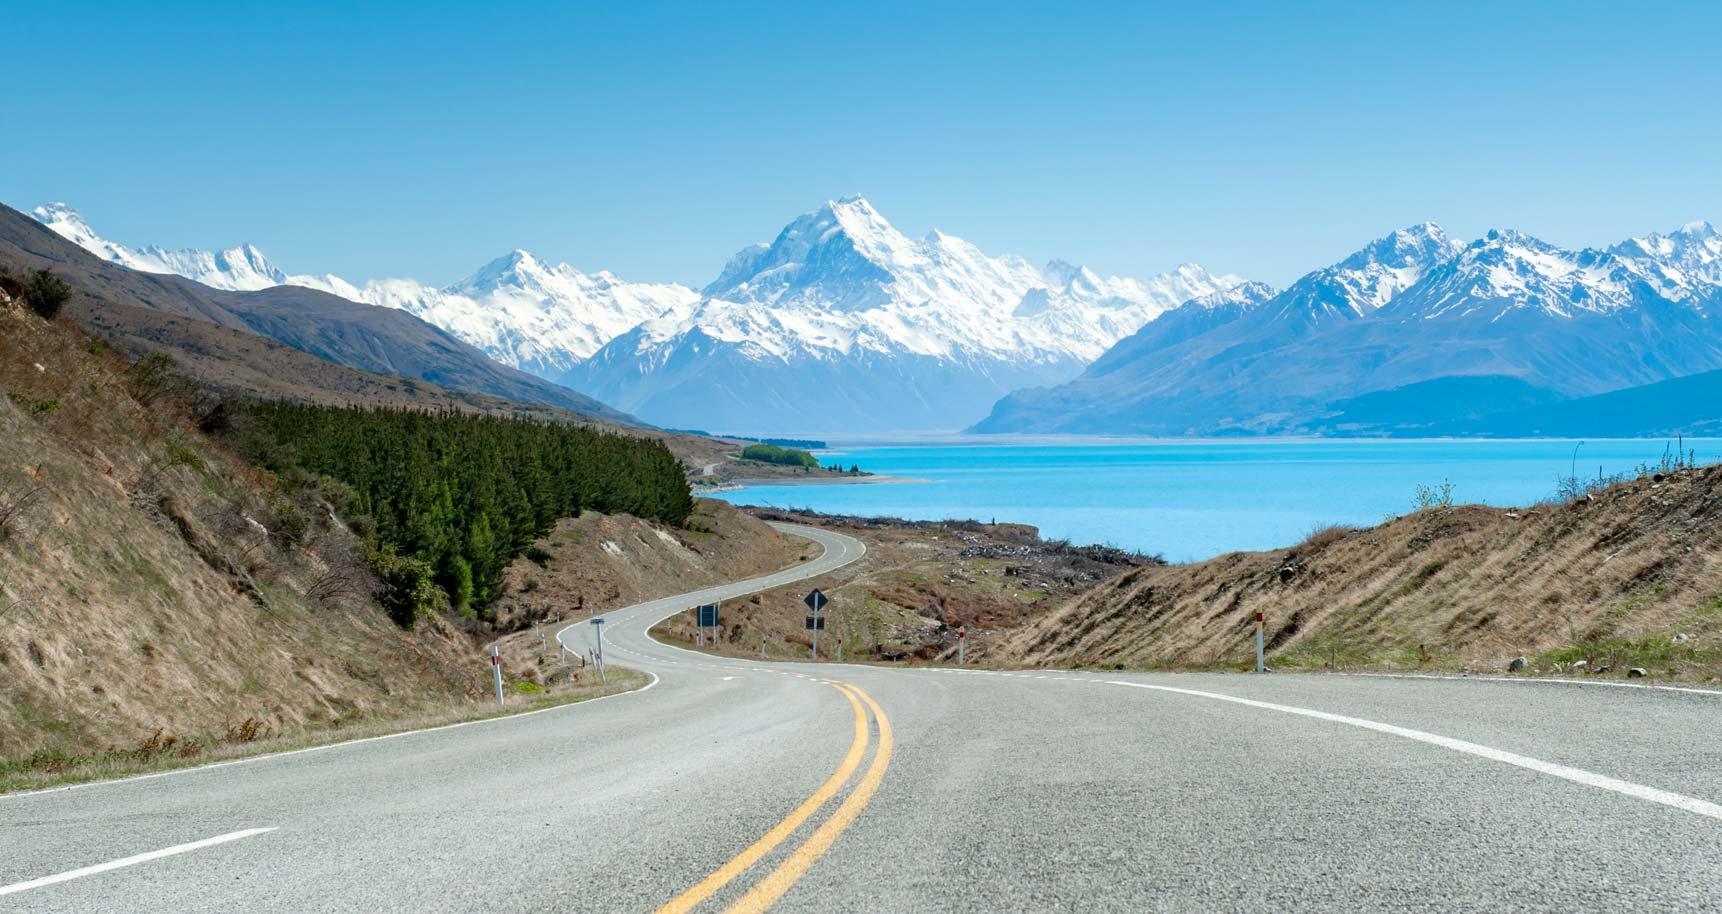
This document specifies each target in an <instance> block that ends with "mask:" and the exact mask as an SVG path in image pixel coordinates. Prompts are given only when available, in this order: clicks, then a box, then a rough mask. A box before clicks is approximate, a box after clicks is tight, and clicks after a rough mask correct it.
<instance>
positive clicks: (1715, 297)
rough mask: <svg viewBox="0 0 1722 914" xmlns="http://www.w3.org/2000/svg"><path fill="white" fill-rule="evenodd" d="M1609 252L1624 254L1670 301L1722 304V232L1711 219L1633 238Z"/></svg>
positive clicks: (1698, 304)
mask: <svg viewBox="0 0 1722 914" xmlns="http://www.w3.org/2000/svg"><path fill="white" fill-rule="evenodd" d="M1608 252H1609V253H1611V254H1614V255H1616V256H1617V257H1621V258H1623V259H1624V260H1625V262H1626V263H1627V264H1628V265H1629V268H1630V269H1632V270H1633V271H1634V272H1635V273H1636V274H1637V275H1639V276H1640V277H1641V278H1642V279H1644V281H1645V282H1648V283H1650V284H1651V286H1652V287H1653V288H1654V289H1655V290H1656V292H1657V294H1659V295H1661V296H1663V297H1664V298H1667V299H1669V300H1670V301H1682V302H1691V303H1693V304H1695V305H1697V306H1698V307H1706V303H1708V304H1709V307H1711V308H1714V307H1717V306H1722V233H1718V232H1717V231H1716V229H1715V227H1714V226H1712V225H1711V224H1710V223H1708V222H1689V223H1687V224H1686V225H1683V226H1681V227H1680V230H1679V231H1675V232H1670V233H1669V234H1667V235H1658V234H1652V235H1647V236H1645V237H1643V238H1632V239H1629V240H1627V241H1623V242H1621V243H1620V244H1617V245H1614V246H1613V247H1611V248H1609V249H1608Z"/></svg>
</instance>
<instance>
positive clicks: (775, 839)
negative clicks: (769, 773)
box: [657, 674, 892, 914]
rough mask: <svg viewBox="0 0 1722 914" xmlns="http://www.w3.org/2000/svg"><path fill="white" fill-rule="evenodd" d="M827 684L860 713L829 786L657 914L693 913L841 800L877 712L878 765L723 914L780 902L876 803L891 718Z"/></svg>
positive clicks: (754, 911)
mask: <svg viewBox="0 0 1722 914" xmlns="http://www.w3.org/2000/svg"><path fill="white" fill-rule="evenodd" d="M798 675H799V674H798ZM826 682H827V684H829V685H830V686H831V687H832V688H834V689H836V690H837V691H838V692H839V693H841V694H842V695H843V697H844V698H847V699H849V705H850V707H852V708H853V709H854V711H855V738H854V740H853V741H852V742H851V743H850V745H849V752H848V754H847V755H845V756H843V763H842V764H840V765H838V766H837V770H836V771H835V772H833V773H832V775H831V777H830V778H829V779H827V780H826V781H825V783H824V784H821V785H820V786H819V789H818V790H815V791H814V792H813V794H812V795H811V796H809V797H808V798H807V799H806V800H804V801H802V803H801V805H799V806H797V807H795V809H794V810H793V811H791V812H790V813H789V815H787V816H784V817H783V821H781V822H779V823H777V824H776V825H774V826H772V827H771V830H770V831H768V832H766V833H765V834H764V835H763V836H761V837H760V839H759V840H758V841H755V842H754V843H753V844H751V845H749V846H748V848H747V849H746V850H744V851H742V852H741V853H739V854H737V855H735V856H734V857H733V858H731V859H730V860H729V862H727V863H725V864H724V865H723V866H720V867H718V868H717V869H716V870H713V871H712V874H711V875H709V876H707V877H706V878H704V879H701V880H700V881H699V882H698V883H696V884H694V886H693V887H692V888H690V889H688V890H687V891H686V892H683V893H682V894H680V895H678V896H676V898H675V899H674V900H673V901H671V902H670V903H669V904H666V905H664V906H663V907H661V908H659V909H658V910H657V914H686V912H688V911H691V910H693V909H694V908H695V907H696V906H698V905H699V904H700V902H702V901H705V900H706V899H707V898H710V897H711V896H712V895H714V894H716V893H717V892H718V890H720V889H722V888H723V887H724V886H726V885H728V884H729V883H730V882H731V881H732V880H734V879H735V878H736V877H737V876H740V875H741V874H742V873H744V872H746V871H747V870H748V868H749V867H751V866H753V865H754V864H755V863H758V862H759V860H760V858H762V857H764V856H765V855H766V854H769V853H771V852H772V850H774V849H776V847H777V846H778V845H780V844H782V843H783V842H784V841H785V840H787V839H788V838H789V837H790V836H791V835H793V834H795V832H796V831H797V830H798V829H799V828H801V826H802V825H803V824H805V823H806V822H807V820H808V819H809V818H812V816H813V814H814V813H816V812H818V811H819V809H820V808H821V807H823V806H824V805H825V804H826V802H828V801H829V800H830V799H831V798H832V797H834V796H836V795H837V793H838V792H839V791H841V790H842V789H843V785H845V784H847V783H849V779H850V778H851V777H852V776H853V775H854V774H855V770H856V769H857V768H859V767H861V759H862V758H863V757H865V756H866V754H867V746H868V744H869V743H870V742H871V734H870V733H869V732H868V727H867V711H868V710H871V711H872V712H873V719H874V720H875V721H878V723H879V749H878V751H877V752H875V753H874V754H873V763H872V764H871V765H868V766H867V772H866V773H865V774H863V775H862V776H861V780H860V782H859V783H857V784H856V785H855V789H854V790H852V791H850V792H849V796H847V797H845V798H844V800H843V802H842V803H841V804H839V805H838V807H837V809H836V811H835V812H833V813H832V814H831V815H830V816H829V817H828V818H826V820H825V821H824V822H823V823H821V824H820V826H819V828H817V829H815V830H814V832H813V834H812V835H809V836H808V838H807V840H805V841H803V842H802V843H801V846H799V847H797V848H796V849H795V850H794V851H791V852H790V854H789V856H788V857H786V858H785V859H784V860H783V862H782V863H779V864H778V865H777V868H776V869H774V870H772V871H771V872H770V873H767V874H766V875H765V877H764V878H763V879H761V880H760V881H759V882H757V883H755V884H754V886H753V888H751V889H749V890H748V891H747V894H745V895H743V896H742V897H741V898H739V899H737V900H736V901H735V903H734V904H732V905H730V906H729V907H727V908H725V909H724V914H758V912H761V911H764V910H766V909H767V908H770V907H771V906H772V905H774V904H776V903H777V900H778V899H779V898H782V897H783V894H784V893H785V892H787V891H789V889H790V887H791V886H793V885H795V883H796V882H797V881H799V880H800V879H801V877H802V876H804V875H806V874H807V870H808V869H809V868H810V867H812V866H813V864H814V863H816V862H818V860H819V858H820V857H823V856H825V852H826V851H828V850H830V849H831V845H832V844H833V843H834V842H836V840H837V836H838V835H841V834H842V833H843V830H844V829H846V828H848V827H849V824H850V823H851V822H854V821H855V817H856V816H858V815H860V814H861V810H862V808H864V807H865V806H866V805H867V803H868V801H870V800H872V799H873V794H874V793H875V792H876V791H877V790H878V789H879V783H880V782H881V781H883V780H884V779H885V769H886V767H888V766H889V765H890V764H891V745H892V738H891V720H890V718H888V717H886V716H885V711H884V709H882V708H880V707H879V704H878V703H877V702H875V701H874V700H873V698H872V696H870V695H868V694H867V693H866V692H863V691H862V690H861V689H860V688H858V687H856V686H853V685H850V684H849V683H843V682H835V681H832V680H826ZM863 704H865V705H866V707H865V708H863V707H862V705H863Z"/></svg>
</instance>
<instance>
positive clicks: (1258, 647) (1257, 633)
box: [1256, 609, 1263, 673]
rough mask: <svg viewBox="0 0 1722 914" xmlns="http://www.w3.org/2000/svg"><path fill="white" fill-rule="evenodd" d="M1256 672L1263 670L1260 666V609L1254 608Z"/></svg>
mask: <svg viewBox="0 0 1722 914" xmlns="http://www.w3.org/2000/svg"><path fill="white" fill-rule="evenodd" d="M1256 672H1258V673H1260V672H1263V667H1262V611H1261V610H1259V609H1258V610H1256Z"/></svg>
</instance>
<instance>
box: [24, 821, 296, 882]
mask: <svg viewBox="0 0 1722 914" xmlns="http://www.w3.org/2000/svg"><path fill="white" fill-rule="evenodd" d="M274 830H275V829H274V828H273V827H271V828H247V829H245V830H244V831H236V832H228V833H227V834H225V835H216V836H215V837H213V838H205V839H203V840H202V841H193V842H191V843H190V844H175V845H174V846H173V847H164V848H162V849H161V850H159V851H150V852H149V853H147V854H137V855H135V856H131V857H122V858H121V859H119V860H113V861H109V862H107V863H98V864H96V865H95V866H85V867H80V868H78V869H75V870H67V871H66V872H64V873H56V874H55V875H52V876H43V877H42V878H40V879H32V880H30V881H29V882H14V883H12V884H11V885H0V895H10V894H12V893H14V892H27V891H29V890H31V889H39V888H42V887H44V886H50V885H55V884H57V883H61V882H68V881H70V880H73V879H82V878H83V877H85V876H94V875H96V874H97V873H105V872H107V871H109V870H117V869H120V868H121V867H126V866H136V865H137V864H139V863H148V862H150V861H151V860H160V859H161V858H163V857H172V856H173V855H175V854H184V853H187V852H189V851H196V850H202V849H204V848H206V847H214V846H215V845H217V844H226V843H227V842H229V841H238V840H239V839H241V838H249V837H252V836H253V835H261V834H263V833H265V832H272V831H274Z"/></svg>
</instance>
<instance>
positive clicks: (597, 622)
mask: <svg viewBox="0 0 1722 914" xmlns="http://www.w3.org/2000/svg"><path fill="white" fill-rule="evenodd" d="M592 627H593V628H596V629H597V630H598V653H597V654H596V655H595V656H596V657H597V660H598V681H599V682H603V681H604V620H603V619H602V618H597V619H593V620H592Z"/></svg>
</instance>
